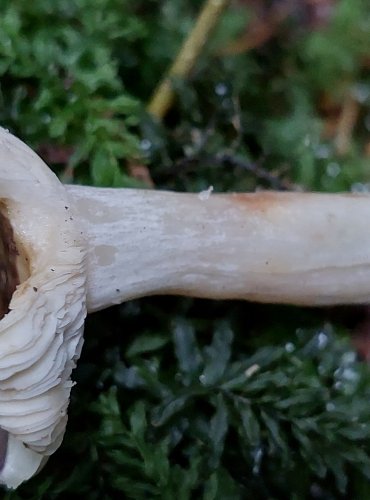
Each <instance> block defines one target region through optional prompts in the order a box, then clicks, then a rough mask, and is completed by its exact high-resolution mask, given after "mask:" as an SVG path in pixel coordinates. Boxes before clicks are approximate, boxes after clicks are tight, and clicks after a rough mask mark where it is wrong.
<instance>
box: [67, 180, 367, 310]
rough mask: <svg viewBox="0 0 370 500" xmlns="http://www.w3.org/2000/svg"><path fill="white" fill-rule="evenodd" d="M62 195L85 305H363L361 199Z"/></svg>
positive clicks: (108, 192)
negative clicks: (72, 225) (75, 232)
mask: <svg viewBox="0 0 370 500" xmlns="http://www.w3.org/2000/svg"><path fill="white" fill-rule="evenodd" d="M67 191H68V192H69V195H70V196H71V198H72V199H73V200H74V202H75V205H76V209H77V212H78V216H79V224H80V225H79V227H80V228H81V231H82V232H84V233H85V235H86V236H87V241H88V258H87V307H88V311H96V310H99V309H103V308H105V307H108V306H110V305H112V304H117V303H121V302H123V301H125V300H128V299H132V298H135V297H141V296H144V295H152V294H176V295H189V296H194V297H208V298H217V299H225V298H226V299H231V298H238V299H248V300H254V301H260V302H271V303H289V304H302V305H329V304H344V303H345V304H358V303H366V302H369V299H370V231H369V221H370V197H369V196H367V195H348V194H338V195H328V194H326V195H325V194H302V193H268V192H261V193H254V194H227V195H219V194H207V193H201V194H200V195H199V194H198V195H197V194H178V193H171V192H161V191H145V190H132V189H102V188H91V187H82V186H67Z"/></svg>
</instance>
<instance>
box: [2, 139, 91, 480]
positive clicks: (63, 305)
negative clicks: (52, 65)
mask: <svg viewBox="0 0 370 500" xmlns="http://www.w3.org/2000/svg"><path fill="white" fill-rule="evenodd" d="M0 152H1V154H0V199H1V202H2V204H3V206H4V207H5V208H6V215H7V217H8V219H9V221H10V222H11V225H12V228H13V231H14V237H15V241H16V242H17V248H18V251H19V252H20V254H21V255H22V260H23V267H24V269H23V271H22V274H23V278H22V280H21V282H20V284H19V285H18V287H17V289H16V290H15V292H14V293H13V296H12V298H11V301H10V304H9V312H8V313H7V314H5V316H4V317H3V318H2V319H1V321H0V427H1V429H2V430H1V433H2V435H3V433H4V432H7V433H8V436H7V441H6V439H5V438H4V440H3V441H4V443H5V444H4V446H3V449H5V452H6V455H5V460H4V457H1V458H2V468H1V470H0V482H2V483H4V484H6V485H7V486H8V487H16V486H17V485H18V484H20V483H21V482H22V481H24V480H25V479H27V478H29V477H30V476H32V475H33V474H34V473H35V472H36V471H37V470H38V469H39V467H40V466H41V465H42V464H43V462H44V461H45V457H47V456H48V455H50V454H51V453H53V452H54V451H55V450H56V448H58V446H59V445H60V443H61V440H62V437H63V434H64V431H65V426H66V421H67V407H68V403H69V396H70V391H71V387H72V385H73V383H72V381H71V372H72V369H73V368H74V366H75V364H76V360H77V358H78V356H79V354H80V349H81V345H82V331H83V323H84V318H85V315H86V306H85V278H86V274H85V267H84V259H85V242H84V238H83V235H81V234H80V233H81V232H80V230H79V229H77V226H76V223H75V221H74V217H75V211H74V208H73V203H71V201H70V200H69V197H68V195H67V193H66V191H65V189H64V187H63V186H62V185H61V184H60V182H59V181H58V179H57V178H56V177H55V176H54V174H52V173H51V171H50V170H49V169H48V167H47V166H46V165H45V164H44V163H43V162H42V161H41V160H40V159H39V158H38V156H37V155H36V154H35V153H33V152H32V151H31V150H30V149H29V148H28V147H27V146H25V145H24V144H23V143H22V142H21V141H19V140H18V139H16V138H15V137H13V136H12V135H11V134H9V133H7V132H6V131H4V130H2V129H0ZM26 268H27V269H26ZM5 437H6V436H5Z"/></svg>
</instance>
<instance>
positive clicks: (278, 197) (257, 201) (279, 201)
mask: <svg viewBox="0 0 370 500" xmlns="http://www.w3.org/2000/svg"><path fill="white" fill-rule="evenodd" d="M227 196H228V197H229V199H230V200H231V202H233V203H235V204H236V205H237V206H239V207H240V208H246V209H248V210H250V211H253V212H259V213H266V212H269V211H271V210H273V209H274V208H276V207H282V206H284V205H286V204H289V203H291V202H293V201H295V200H297V199H301V200H302V198H303V197H304V196H305V195H303V196H302V193H280V192H279V193H273V192H269V191H261V192H259V193H232V194H231V195H227ZM303 199H304V198H303Z"/></svg>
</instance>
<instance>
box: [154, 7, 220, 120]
mask: <svg viewBox="0 0 370 500" xmlns="http://www.w3.org/2000/svg"><path fill="white" fill-rule="evenodd" d="M228 4H229V0H206V2H205V4H204V7H203V9H202V11H201V13H200V14H199V16H198V19H197V21H196V23H195V26H194V28H193V29H192V31H191V32H190V34H189V36H188V37H187V39H186V40H185V42H184V44H183V45H182V47H181V49H180V51H179V53H178V54H177V57H176V59H175V61H174V62H173V64H172V66H171V67H170V69H169V71H168V72H167V74H166V76H165V77H164V79H163V80H162V81H161V82H160V83H159V85H158V86H157V88H156V89H155V91H154V93H153V96H152V98H151V99H150V101H149V104H148V106H147V110H148V111H149V113H151V114H152V115H153V116H154V117H156V118H157V119H158V120H161V119H162V118H163V117H164V116H165V115H166V113H167V111H168V110H169V108H170V107H171V105H172V102H173V98H174V91H173V87H172V83H171V79H172V78H173V77H177V78H185V77H186V76H187V75H188V74H189V73H190V71H191V70H192V69H193V67H194V65H195V63H196V61H197V59H198V57H199V55H200V53H201V51H202V49H203V47H204V46H205V44H206V42H207V41H208V38H209V36H210V33H211V31H212V30H213V28H214V27H215V26H216V25H217V23H218V21H219V19H220V17H221V14H222V12H223V10H224V9H225V8H226V7H227V5H228Z"/></svg>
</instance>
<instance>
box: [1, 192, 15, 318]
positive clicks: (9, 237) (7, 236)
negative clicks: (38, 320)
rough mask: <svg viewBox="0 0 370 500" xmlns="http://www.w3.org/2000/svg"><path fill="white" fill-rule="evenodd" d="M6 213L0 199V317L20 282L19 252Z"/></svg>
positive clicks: (5, 311) (6, 309)
mask: <svg viewBox="0 0 370 500" xmlns="http://www.w3.org/2000/svg"><path fill="white" fill-rule="evenodd" d="M6 213H7V210H6V206H5V203H4V202H2V201H0V319H2V318H3V317H4V315H5V314H7V313H8V312H9V304H10V301H11V298H12V296H13V293H14V291H15V289H16V287H17V285H19V282H20V280H19V275H18V270H17V257H18V255H19V254H18V250H17V246H16V244H15V241H14V233H13V229H12V226H11V224H10V222H9V219H8V217H7V215H6Z"/></svg>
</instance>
